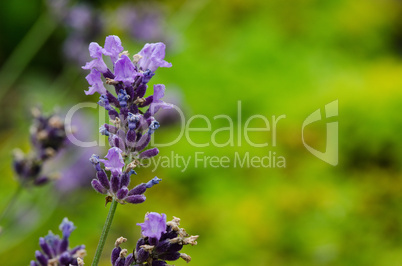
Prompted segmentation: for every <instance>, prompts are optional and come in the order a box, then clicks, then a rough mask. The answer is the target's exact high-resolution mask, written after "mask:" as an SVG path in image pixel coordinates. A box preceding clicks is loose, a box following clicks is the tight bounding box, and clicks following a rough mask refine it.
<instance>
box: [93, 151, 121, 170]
mask: <svg viewBox="0 0 402 266" xmlns="http://www.w3.org/2000/svg"><path fill="white" fill-rule="evenodd" d="M122 152H123V151H122V150H120V149H119V148H117V147H113V148H110V149H109V151H108V153H107V155H106V156H105V158H106V159H107V160H103V159H99V161H100V162H102V163H104V164H105V167H106V169H107V170H109V171H111V172H112V173H114V174H117V175H118V174H121V173H122V169H123V167H124V160H123V156H122V155H121V154H122Z"/></svg>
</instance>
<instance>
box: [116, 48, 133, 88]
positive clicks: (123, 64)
mask: <svg viewBox="0 0 402 266" xmlns="http://www.w3.org/2000/svg"><path fill="white" fill-rule="evenodd" d="M114 69H115V74H116V77H115V78H114V79H115V80H117V81H121V82H123V83H124V85H126V86H130V85H131V84H133V82H134V79H135V77H137V76H138V75H139V73H137V71H135V66H134V64H133V62H131V60H130V58H128V56H127V55H124V54H123V55H122V56H121V58H120V59H119V60H117V61H116V63H115V65H114Z"/></svg>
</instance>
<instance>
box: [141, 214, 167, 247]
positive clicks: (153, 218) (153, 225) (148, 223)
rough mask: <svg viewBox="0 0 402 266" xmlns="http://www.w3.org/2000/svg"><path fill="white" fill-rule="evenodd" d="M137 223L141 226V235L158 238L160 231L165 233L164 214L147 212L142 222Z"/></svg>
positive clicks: (160, 234)
mask: <svg viewBox="0 0 402 266" xmlns="http://www.w3.org/2000/svg"><path fill="white" fill-rule="evenodd" d="M137 225H139V226H141V230H142V234H143V236H145V237H150V238H156V239H158V240H159V239H160V238H161V236H162V233H166V214H164V213H162V215H161V214H159V213H156V212H151V213H148V214H146V215H145V220H144V222H143V223H137Z"/></svg>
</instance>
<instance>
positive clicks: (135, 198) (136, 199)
mask: <svg viewBox="0 0 402 266" xmlns="http://www.w3.org/2000/svg"><path fill="white" fill-rule="evenodd" d="M145 199H146V197H145V196H144V195H133V196H128V197H127V198H125V199H124V200H125V201H127V202H128V203H133V204H138V203H143V202H144V201H145Z"/></svg>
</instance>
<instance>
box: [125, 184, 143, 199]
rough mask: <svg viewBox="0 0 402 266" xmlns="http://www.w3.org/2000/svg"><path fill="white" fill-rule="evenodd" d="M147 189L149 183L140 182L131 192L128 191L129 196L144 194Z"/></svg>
mask: <svg viewBox="0 0 402 266" xmlns="http://www.w3.org/2000/svg"><path fill="white" fill-rule="evenodd" d="M146 190H147V184H145V183H142V184H139V185H138V186H136V187H135V188H133V189H132V190H130V192H128V195H129V196H132V195H141V194H144V192H145V191H146Z"/></svg>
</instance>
